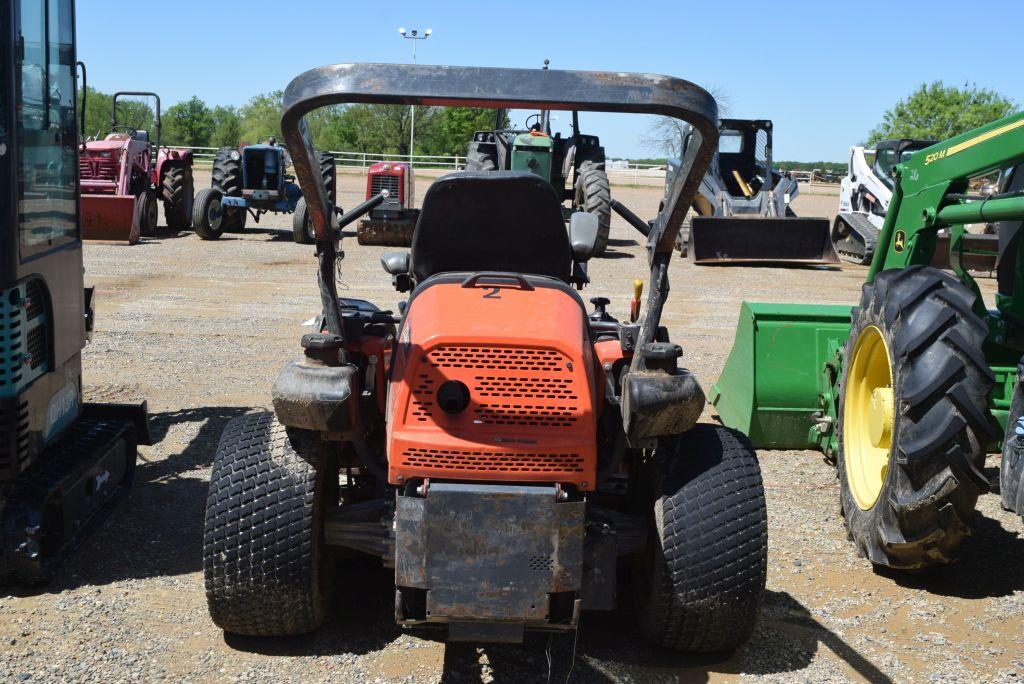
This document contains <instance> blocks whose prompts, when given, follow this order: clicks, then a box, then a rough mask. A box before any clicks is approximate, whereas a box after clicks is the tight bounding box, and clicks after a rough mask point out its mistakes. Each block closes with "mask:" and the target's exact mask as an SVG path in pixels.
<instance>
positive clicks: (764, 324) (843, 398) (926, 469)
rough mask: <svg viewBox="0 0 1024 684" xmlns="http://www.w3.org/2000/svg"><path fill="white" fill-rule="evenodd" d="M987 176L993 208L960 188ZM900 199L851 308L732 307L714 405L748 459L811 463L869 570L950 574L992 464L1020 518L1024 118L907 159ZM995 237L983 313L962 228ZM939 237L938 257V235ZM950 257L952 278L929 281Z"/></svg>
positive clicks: (1023, 481) (1006, 502) (1023, 506)
mask: <svg viewBox="0 0 1024 684" xmlns="http://www.w3.org/2000/svg"><path fill="white" fill-rule="evenodd" d="M996 172H999V174H1000V187H999V191H998V192H997V194H995V195H976V194H971V192H970V189H969V185H968V182H969V180H970V179H971V178H977V177H979V176H982V175H986V174H993V173H996ZM895 178H896V184H895V188H894V190H893V197H892V201H891V203H890V205H889V208H888V211H887V213H886V216H885V222H884V224H883V226H882V230H881V233H880V235H879V240H878V247H877V249H876V251H875V254H874V257H873V259H872V262H871V267H870V269H869V271H868V275H867V280H866V282H865V284H864V286H863V291H862V294H861V298H860V303H859V304H858V305H857V306H856V307H848V306H835V305H809V304H808V305H792V304H790V305H778V304H755V303H747V302H744V303H743V305H742V308H741V312H740V321H739V326H738V328H737V332H736V341H735V344H734V346H733V349H732V352H731V354H730V356H729V359H728V362H727V363H726V366H725V369H724V370H723V372H722V376H721V377H720V378H719V380H718V383H717V384H716V385H715V387H714V388H713V390H712V393H711V402H712V403H713V404H714V405H715V407H716V408H717V410H718V413H719V415H720V416H721V418H722V421H723V422H724V423H725V424H726V425H728V426H730V427H734V428H738V429H740V430H743V431H744V432H746V433H747V434H748V435H749V436H750V438H751V440H752V441H753V442H754V445H755V446H756V447H760V448H767V449H820V450H822V451H823V452H824V453H825V454H826V457H827V458H829V459H830V460H833V461H834V462H835V464H836V465H837V467H838V471H839V472H838V476H839V481H840V488H841V505H842V512H843V515H844V517H845V521H846V527H847V530H848V531H849V534H850V537H851V539H852V540H853V542H854V543H855V544H856V546H857V548H858V550H859V551H860V553H861V554H862V555H864V556H866V557H867V558H868V559H870V560H871V562H872V563H875V564H876V565H881V566H888V567H892V568H897V569H904V570H922V569H926V568H929V567H933V566H938V565H943V564H945V563H948V562H950V561H952V560H953V559H954V558H955V555H956V551H957V547H958V546H959V545H960V542H961V541H962V540H963V538H964V537H965V536H967V535H968V534H970V531H971V519H972V517H973V514H974V508H975V505H976V504H977V500H978V497H979V495H981V494H983V493H985V492H988V491H989V488H990V483H989V480H988V478H987V477H986V475H985V473H984V461H985V455H986V453H989V452H996V451H999V450H1000V449H1001V450H1002V467H1001V468H1000V483H999V487H1000V491H1001V496H1002V503H1003V506H1004V507H1005V508H1007V509H1008V510H1011V511H1015V512H1016V513H1018V514H1020V515H1024V363H1022V357H1024V247H1022V246H1021V236H1022V234H1021V225H1022V220H1024V113H1020V114H1016V115H1014V116H1010V117H1007V118H1005V119H1002V120H999V121H995V122H993V123H991V124H988V125H986V126H983V127H981V128H978V129H976V130H973V131H970V132H967V133H964V134H963V135H959V136H957V137H954V138H951V139H949V140H946V141H944V142H941V143H938V144H936V145H933V146H932V147H928V148H926V149H924V150H922V151H920V152H918V153H916V154H914V155H913V156H912V157H911V158H910V159H909V160H908V161H906V162H904V163H902V164H899V165H898V166H897V167H896V175H895ZM990 221H991V222H996V223H997V224H998V233H999V250H998V251H999V253H998V259H999V262H998V267H997V273H998V276H997V294H996V298H995V306H994V308H993V309H988V308H987V307H986V306H985V304H984V303H983V301H982V296H981V291H980V290H979V288H978V286H977V284H976V283H975V281H974V279H973V278H972V277H971V276H970V274H969V273H968V271H967V269H966V268H965V266H964V264H965V263H966V262H967V261H968V260H969V258H972V257H977V256H978V255H977V254H974V253H972V248H971V247H969V245H968V244H967V243H965V240H964V226H965V224H975V223H986V222H990ZM947 229H948V231H949V235H948V239H944V240H942V242H941V243H940V237H942V236H940V231H945V230H947ZM937 244H946V245H948V247H947V251H948V254H947V255H939V256H940V259H942V258H943V256H948V259H943V263H945V264H948V268H943V269H939V268H935V267H933V266H931V264H932V263H933V258H934V257H935V256H936V249H937V248H936V245H937Z"/></svg>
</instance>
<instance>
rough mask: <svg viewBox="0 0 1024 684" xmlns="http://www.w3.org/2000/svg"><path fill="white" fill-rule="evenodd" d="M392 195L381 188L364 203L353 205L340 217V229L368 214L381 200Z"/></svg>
mask: <svg viewBox="0 0 1024 684" xmlns="http://www.w3.org/2000/svg"><path fill="white" fill-rule="evenodd" d="M390 196H391V193H390V192H388V191H387V190H381V191H380V192H378V193H377V194H376V195H374V196H373V197H371V198H370V199H368V200H366V201H365V202H363V203H362V204H360V205H358V206H356V207H353V208H352V209H349V210H348V211H346V212H345V213H344V214H342V215H341V217H340V218H338V230H341V229H342V228H344V227H345V226H347V225H348V224H350V223H352V222H353V221H355V220H356V219H357V218H359V217H360V216H363V215H364V214H368V213H369V212H370V211H372V210H373V209H375V208H376V207H377V205H379V204H380V203H381V202H383V201H384V200H386V199H387V198H388V197H390Z"/></svg>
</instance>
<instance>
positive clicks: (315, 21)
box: [78, 0, 1024, 161]
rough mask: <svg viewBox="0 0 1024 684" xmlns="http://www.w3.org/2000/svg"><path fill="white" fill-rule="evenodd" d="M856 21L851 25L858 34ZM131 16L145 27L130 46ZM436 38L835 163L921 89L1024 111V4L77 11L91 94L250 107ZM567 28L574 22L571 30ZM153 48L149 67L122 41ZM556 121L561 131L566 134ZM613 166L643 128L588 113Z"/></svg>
mask: <svg viewBox="0 0 1024 684" xmlns="http://www.w3.org/2000/svg"><path fill="white" fill-rule="evenodd" d="M858 21H859V22H860V23H858ZM129 22H140V23H141V25H142V26H144V27H145V30H144V31H140V32H137V33H135V34H134V35H133V34H132V31H133V29H132V27H131V25H130V24H129ZM400 26H404V27H406V28H407V29H411V28H418V29H421V30H423V29H426V28H428V27H429V28H432V29H433V30H434V34H433V36H432V37H431V38H430V39H428V40H426V41H421V42H420V43H419V53H418V59H419V61H420V62H421V63H429V64H456V65H476V66H515V67H532V66H539V65H540V64H541V63H542V62H543V60H544V59H545V58H547V59H550V60H551V65H552V68H562V69H594V70H614V71H650V72H657V73H664V74H669V75H672V76H678V77H682V78H686V79H688V80H691V81H693V82H695V83H697V84H699V85H702V86H704V87H708V88H715V89H718V90H720V91H722V92H724V93H726V94H727V95H728V99H729V111H728V114H729V115H730V116H734V117H746V118H770V119H773V120H774V122H775V157H776V158H777V159H793V160H800V161H817V160H827V161H843V160H845V158H846V155H847V148H848V147H849V146H850V145H852V144H856V143H858V142H860V141H861V140H862V139H863V138H864V137H865V136H866V135H867V133H868V131H869V130H870V129H871V128H872V127H873V126H874V125H875V124H876V123H877V122H878V121H879V120H880V119H881V116H882V114H883V112H885V110H886V109H888V108H889V107H891V106H892V105H893V104H895V103H896V101H897V100H899V99H900V98H901V97H903V96H905V95H907V94H908V93H910V92H911V91H912V90H913V89H914V88H915V87H916V86H917V85H919V84H920V83H922V82H924V81H932V80H937V79H941V80H944V81H945V82H946V83H948V84H962V83H964V82H968V81H969V82H974V83H977V84H978V85H981V86H986V87H990V88H993V89H995V90H997V91H999V92H1001V93H1003V94H1004V95H1006V96H1008V97H1010V98H1012V99H1013V100H1014V101H1016V102H1017V103H1018V105H1020V106H1022V107H1024V70H1022V69H1021V66H1020V60H1018V59H1014V58H1012V57H1008V55H1012V54H1013V53H1014V52H1015V50H1016V48H1015V47H1014V46H1016V45H1018V44H1019V42H1020V41H1021V35H1020V31H1021V27H1022V26H1024V2H1022V1H1021V0H989V1H988V2H985V3H983V4H981V5H977V6H972V5H971V4H970V3H964V2H951V1H949V0H931V1H926V0H912V1H900V0H889V1H888V2H876V1H875V0H862V1H859V2H858V1H856V0H854V1H853V2H833V1H826V0H820V1H819V2H805V1H803V0H785V1H783V2H779V1H778V0H769V1H768V2H767V3H765V4H764V5H759V3H755V2H748V1H747V0H732V1H731V2H714V1H710V2H709V1H707V0H705V1H703V2H692V1H690V0H678V1H677V2H635V1H634V2H623V1H621V0H620V1H619V2H606V1H605V0H591V1H589V2H587V1H585V0H584V1H579V0H555V1H554V2H552V3H550V4H547V5H545V4H544V3H537V2H512V3H487V2H462V1H452V2H426V1H423V0H421V1H420V2H406V1H404V0H391V1H390V2H386V3H385V2H379V1H378V0H369V1H364V2H349V1H347V0H334V1H332V2H322V1H319V0H318V1H315V2H313V1H306V2H302V1H298V0H296V1H293V2H280V0H278V1H276V2H270V1H268V0H249V1H245V2H243V1H240V0H236V1H233V2H200V1H199V0H172V1H170V2H167V1H165V2H148V1H147V2H139V0H79V1H78V44H79V58H81V59H83V60H85V61H86V63H87V64H88V66H89V82H90V85H94V86H95V87H97V88H99V89H101V90H105V91H108V92H109V91H113V90H135V89H145V90H155V91H157V92H159V93H160V95H161V96H162V97H163V100H164V103H165V105H164V106H165V107H166V106H168V105H169V104H171V103H174V102H177V101H178V100H181V99H185V98H188V97H190V96H192V95H198V96H199V97H201V98H202V99H203V100H205V101H206V102H208V103H210V104H243V103H244V102H245V101H246V100H248V99H249V98H250V97H251V96H252V95H255V94H257V93H260V92H265V91H271V90H276V89H279V88H283V87H284V86H285V85H286V84H287V83H288V81H289V80H291V78H292V77H294V76H296V75H297V74H299V73H300V72H302V71H304V70H305V69H308V68H310V67H314V66H320V65H322V64H329V63H335V62H408V61H411V51H412V50H411V48H412V45H411V43H412V41H408V40H402V39H401V37H400V36H399V35H398V32H397V29H398V27H400ZM570 26H572V27H573V30H572V32H571V33H570ZM142 35H144V36H145V38H146V39H148V40H150V41H151V42H150V44H149V45H150V46H149V48H148V49H146V50H144V52H143V53H142V56H138V57H137V56H133V55H132V54H131V48H130V47H128V43H129V42H142V41H141V40H140V36H142ZM560 123H561V122H560ZM584 126H585V128H586V130H587V132H590V133H596V134H598V135H600V136H601V138H602V142H603V143H604V145H605V147H606V148H607V150H608V153H609V154H610V155H611V156H631V157H637V156H646V155H648V154H653V151H650V150H648V149H645V148H644V146H643V145H642V143H641V138H642V137H643V135H642V134H643V132H644V130H645V128H646V126H647V122H645V121H642V120H641V118H640V117H637V116H625V115H591V116H590V117H588V118H586V119H585V124H584Z"/></svg>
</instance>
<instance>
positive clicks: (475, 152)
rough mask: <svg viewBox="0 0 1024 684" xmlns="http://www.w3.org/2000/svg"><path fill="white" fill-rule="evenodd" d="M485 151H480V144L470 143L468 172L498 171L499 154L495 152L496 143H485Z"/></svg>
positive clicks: (467, 162) (467, 156)
mask: <svg viewBox="0 0 1024 684" xmlns="http://www.w3.org/2000/svg"><path fill="white" fill-rule="evenodd" d="M483 144H484V145H485V147H484V149H480V143H478V142H471V143H469V149H468V150H467V151H466V170H467V171H497V170H498V153H497V151H496V150H494V143H483Z"/></svg>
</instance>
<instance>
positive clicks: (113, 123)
mask: <svg viewBox="0 0 1024 684" xmlns="http://www.w3.org/2000/svg"><path fill="white" fill-rule="evenodd" d="M122 97H151V98H153V99H154V100H156V148H155V149H158V150H159V149H160V130H161V128H162V127H163V124H162V123H161V122H160V96H159V95H157V94H156V93H151V92H148V91H145V90H121V91H118V92H116V93H114V97H113V98H112V101H111V103H110V130H111V131H113V130H114V129H115V128H116V127H117V101H118V99H120V98H122Z"/></svg>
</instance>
